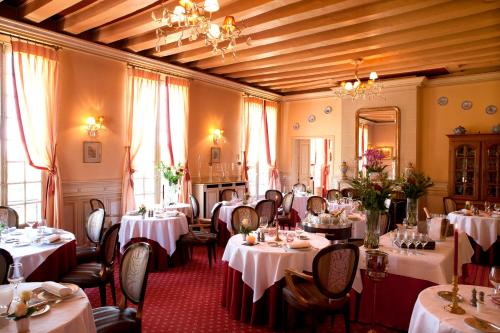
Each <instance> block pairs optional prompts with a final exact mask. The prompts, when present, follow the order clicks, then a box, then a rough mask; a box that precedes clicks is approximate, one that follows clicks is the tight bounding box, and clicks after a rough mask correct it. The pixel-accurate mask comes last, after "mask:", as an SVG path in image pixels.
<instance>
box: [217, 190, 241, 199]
mask: <svg viewBox="0 0 500 333" xmlns="http://www.w3.org/2000/svg"><path fill="white" fill-rule="evenodd" d="M233 194H235V195H236V197H238V192H236V190H235V189H234V188H226V189H223V190H222V191H221V192H220V198H219V201H231V200H233Z"/></svg>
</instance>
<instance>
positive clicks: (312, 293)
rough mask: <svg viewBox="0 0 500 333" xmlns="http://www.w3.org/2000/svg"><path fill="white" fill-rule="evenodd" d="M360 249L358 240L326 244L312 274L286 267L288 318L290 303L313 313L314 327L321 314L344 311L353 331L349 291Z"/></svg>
mask: <svg viewBox="0 0 500 333" xmlns="http://www.w3.org/2000/svg"><path fill="white" fill-rule="evenodd" d="M358 260H359V249H358V247H357V246H356V245H354V244H335V245H330V246H327V247H325V248H323V249H322V250H321V251H319V252H318V254H316V256H315V257H314V260H313V271H312V276H311V275H309V274H305V273H302V272H297V271H294V270H291V269H285V280H286V287H285V288H283V298H284V302H283V310H284V314H283V318H284V323H285V328H286V324H287V322H288V306H291V307H293V308H294V309H296V310H299V311H301V312H306V313H310V314H312V317H313V320H314V328H313V329H315V328H316V325H317V318H318V315H320V314H326V315H332V316H333V315H335V314H337V313H342V314H343V315H344V321H345V331H346V332H349V331H350V321H349V291H350V290H351V287H352V283H353V281H354V276H355V275H356V269H357V267H358Z"/></svg>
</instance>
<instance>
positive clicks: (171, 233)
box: [119, 213, 189, 256]
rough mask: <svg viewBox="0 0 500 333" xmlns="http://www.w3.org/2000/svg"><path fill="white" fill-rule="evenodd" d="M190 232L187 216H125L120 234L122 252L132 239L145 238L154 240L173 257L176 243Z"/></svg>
mask: <svg viewBox="0 0 500 333" xmlns="http://www.w3.org/2000/svg"><path fill="white" fill-rule="evenodd" d="M188 231H189V228H188V223H187V219H186V215H184V214H182V213H180V214H179V215H178V216H175V217H162V218H160V217H146V218H144V219H143V218H142V216H130V215H124V216H123V217H122V221H121V227H120V232H119V240H120V252H122V253H123V252H124V251H125V245H127V243H128V242H129V241H130V240H131V239H132V238H139V237H144V238H147V239H151V240H154V241H155V242H157V243H158V244H160V246H161V247H162V248H164V249H165V250H166V251H167V254H168V255H169V256H171V255H172V254H173V253H174V252H175V243H176V242H177V240H178V239H179V238H180V237H181V235H184V234H187V233H188Z"/></svg>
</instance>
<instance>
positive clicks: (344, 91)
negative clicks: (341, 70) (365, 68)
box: [331, 59, 383, 100]
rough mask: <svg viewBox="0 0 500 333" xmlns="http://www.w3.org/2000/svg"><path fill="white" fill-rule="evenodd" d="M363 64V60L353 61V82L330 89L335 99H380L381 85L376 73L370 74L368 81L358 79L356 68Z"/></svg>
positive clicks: (342, 83)
mask: <svg viewBox="0 0 500 333" xmlns="http://www.w3.org/2000/svg"><path fill="white" fill-rule="evenodd" d="M362 62H363V59H354V60H353V64H354V65H355V66H356V68H355V70H354V78H355V80H354V81H352V82H351V81H347V82H346V81H342V82H341V83H340V87H339V86H335V87H332V88H331V89H332V90H333V93H334V95H335V97H338V98H343V97H351V98H352V100H355V99H360V98H362V99H367V98H369V99H371V98H373V97H382V98H383V96H382V84H381V83H380V81H377V80H378V75H377V72H371V73H370V76H369V79H368V80H367V81H366V82H363V81H361V80H360V79H359V77H358V67H359V65H360V64H361V63H362Z"/></svg>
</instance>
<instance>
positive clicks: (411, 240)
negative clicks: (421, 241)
mask: <svg viewBox="0 0 500 333" xmlns="http://www.w3.org/2000/svg"><path fill="white" fill-rule="evenodd" d="M404 243H405V245H406V255H409V254H410V245H411V243H413V239H412V238H411V236H410V233H409V232H408V231H406V232H405V238H404Z"/></svg>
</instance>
